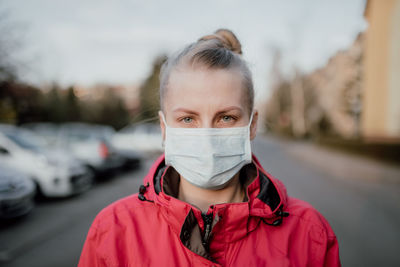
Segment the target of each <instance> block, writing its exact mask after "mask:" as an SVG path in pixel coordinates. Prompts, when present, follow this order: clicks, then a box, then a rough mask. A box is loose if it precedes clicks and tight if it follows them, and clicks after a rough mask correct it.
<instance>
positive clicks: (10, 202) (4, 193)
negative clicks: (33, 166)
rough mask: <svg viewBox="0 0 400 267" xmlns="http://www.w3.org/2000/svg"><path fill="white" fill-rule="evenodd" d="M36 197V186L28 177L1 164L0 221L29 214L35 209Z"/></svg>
mask: <svg viewBox="0 0 400 267" xmlns="http://www.w3.org/2000/svg"><path fill="white" fill-rule="evenodd" d="M3 152H4V151H2V150H0V153H3ZM34 196H35V184H34V183H33V181H32V180H31V179H30V178H29V177H28V176H27V175H25V174H23V173H21V172H18V171H16V170H13V169H11V168H9V167H6V166H4V165H3V164H0V219H11V218H17V217H20V216H23V215H26V214H28V213H29V212H30V211H31V210H32V209H33V207H34Z"/></svg>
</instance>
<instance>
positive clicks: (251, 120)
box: [247, 109, 254, 128]
mask: <svg viewBox="0 0 400 267" xmlns="http://www.w3.org/2000/svg"><path fill="white" fill-rule="evenodd" d="M253 115H254V109H253V111H252V112H251V115H250V121H249V124H247V126H248V127H249V128H250V125H251V123H252V122H253Z"/></svg>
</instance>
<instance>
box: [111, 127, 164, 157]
mask: <svg viewBox="0 0 400 267" xmlns="http://www.w3.org/2000/svg"><path fill="white" fill-rule="evenodd" d="M112 144H113V145H114V147H115V148H117V149H118V150H120V151H138V152H139V153H142V154H149V153H161V152H162V151H163V147H162V138H161V129H160V126H159V125H157V124H154V123H143V124H133V125H129V126H127V127H125V128H123V129H121V130H120V131H118V132H117V133H115V134H114V136H113V138H112Z"/></svg>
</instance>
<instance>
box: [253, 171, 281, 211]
mask: <svg viewBox="0 0 400 267" xmlns="http://www.w3.org/2000/svg"><path fill="white" fill-rule="evenodd" d="M259 173H260V193H259V194H258V196H257V198H258V199H260V200H261V201H262V202H264V203H265V204H267V205H268V206H269V207H270V208H271V210H275V209H276V208H277V207H278V205H279V203H280V201H281V198H280V196H279V193H278V191H277V190H276V188H275V186H274V184H273V183H272V182H271V181H270V180H269V178H268V177H267V176H266V175H265V174H264V173H262V172H259Z"/></svg>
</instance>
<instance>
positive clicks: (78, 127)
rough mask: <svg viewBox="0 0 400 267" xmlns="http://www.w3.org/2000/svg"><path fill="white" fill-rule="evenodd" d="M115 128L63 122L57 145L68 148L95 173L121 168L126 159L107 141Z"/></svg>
mask: <svg viewBox="0 0 400 267" xmlns="http://www.w3.org/2000/svg"><path fill="white" fill-rule="evenodd" d="M114 132H115V130H114V129H113V128H111V127H109V126H104V125H96V124H86V123H64V124H62V125H61V126H60V129H59V133H58V146H60V147H62V148H65V149H67V150H69V151H70V152H71V153H72V154H73V155H74V156H75V157H76V158H78V159H80V160H81V161H82V162H84V163H85V164H86V165H87V166H89V167H90V168H91V169H92V170H93V171H95V172H96V174H104V173H108V172H109V171H114V170H118V169H121V168H122V167H123V166H124V164H125V162H126V159H125V158H124V157H123V156H122V155H120V154H118V153H117V151H116V150H115V149H114V148H113V146H112V145H111V144H110V143H109V139H110V138H111V136H112V135H113V134H114Z"/></svg>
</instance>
